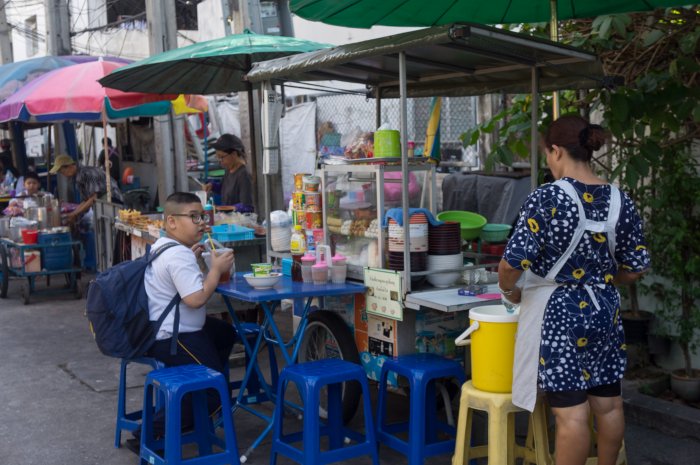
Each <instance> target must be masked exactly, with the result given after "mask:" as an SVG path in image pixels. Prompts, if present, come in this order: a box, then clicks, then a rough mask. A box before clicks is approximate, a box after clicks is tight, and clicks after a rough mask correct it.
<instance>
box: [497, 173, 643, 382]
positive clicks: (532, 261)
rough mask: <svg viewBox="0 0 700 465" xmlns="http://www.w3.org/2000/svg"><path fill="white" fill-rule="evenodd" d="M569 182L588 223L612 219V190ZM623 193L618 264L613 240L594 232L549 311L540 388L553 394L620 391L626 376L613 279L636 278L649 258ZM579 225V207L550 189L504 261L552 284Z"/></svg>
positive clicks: (523, 220) (564, 274)
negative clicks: (615, 387) (623, 273)
mask: <svg viewBox="0 0 700 465" xmlns="http://www.w3.org/2000/svg"><path fill="white" fill-rule="evenodd" d="M563 179H564V180H566V181H568V182H570V183H571V184H572V185H573V186H574V188H575V190H576V192H577V194H578V195H579V196H580V198H581V203H582V204H583V207H584V212H585V215H586V218H588V219H589V220H594V221H605V220H606V219H607V217H608V210H609V204H610V186H609V185H607V184H605V185H588V184H583V183H581V182H579V181H576V180H574V179H572V178H563ZM620 194H621V207H620V216H619V219H618V222H617V225H616V227H615V234H616V245H615V257H614V259H613V257H612V256H611V253H610V251H609V249H608V243H607V235H606V234H605V233H593V232H591V231H586V232H585V233H584V235H583V237H582V238H581V240H580V241H579V244H578V245H577V246H576V248H575V250H574V252H573V254H572V255H571V256H570V258H569V259H568V260H567V262H566V263H565V264H564V266H563V267H562V268H561V270H560V271H559V273H558V274H557V275H556V278H555V281H556V282H557V284H560V285H559V287H557V289H556V290H555V291H554V292H553V293H552V295H551V296H550V298H549V301H548V302H547V306H546V307H545V311H544V320H543V323H542V333H541V336H542V340H541V343H540V363H539V365H538V384H539V387H540V388H541V389H543V390H545V391H578V390H586V389H590V388H592V387H596V386H601V385H606V384H612V383H615V382H617V381H618V380H620V379H621V378H622V375H623V373H624V371H625V367H626V365H627V356H626V352H625V350H626V346H625V341H624V339H625V336H624V332H623V329H622V321H621V319H620V295H619V293H618V292H617V289H616V288H615V287H614V286H613V285H612V280H613V277H614V275H615V273H616V270H617V266H618V264H619V265H620V266H622V267H623V268H624V269H626V270H629V271H633V272H639V271H643V270H645V269H646V268H647V267H648V266H649V253H648V251H647V249H646V246H645V243H644V234H643V231H642V222H641V220H640V218H639V214H638V213H637V211H636V209H635V206H634V203H633V202H632V200H631V199H630V198H629V197H628V196H627V195H626V194H624V193H622V192H621V193H620ZM578 222H579V214H578V208H577V206H576V203H575V202H574V201H573V200H572V199H571V198H570V197H569V196H568V195H567V194H566V193H565V192H564V190H563V189H562V188H560V187H559V186H556V185H554V184H547V185H544V186H542V187H540V188H538V189H537V190H535V191H534V192H533V193H531V194H530V196H529V197H528V199H527V200H526V201H525V204H524V205H523V207H522V209H521V211H520V216H519V219H518V223H517V225H516V227H515V230H514V233H513V235H512V237H511V239H510V241H509V242H508V246H507V247H506V250H505V254H504V257H503V258H504V259H505V260H506V261H507V262H508V263H509V264H510V265H511V266H512V267H514V268H516V269H519V270H527V269H530V270H531V271H532V272H533V273H534V274H536V275H538V276H541V277H544V276H546V275H547V273H548V272H549V270H550V269H552V268H553V266H554V265H555V263H556V262H557V260H558V259H559V257H561V256H562V255H564V252H565V251H566V249H567V248H568V247H569V244H570V243H571V240H572V239H573V235H574V231H575V230H576V227H577V226H578ZM591 292H592V293H593V295H594V297H595V301H594V300H593V299H592V298H591V294H590V293H591Z"/></svg>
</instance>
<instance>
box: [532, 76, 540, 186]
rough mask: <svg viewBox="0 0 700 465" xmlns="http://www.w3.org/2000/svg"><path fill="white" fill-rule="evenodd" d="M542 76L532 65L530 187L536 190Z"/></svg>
mask: <svg viewBox="0 0 700 465" xmlns="http://www.w3.org/2000/svg"><path fill="white" fill-rule="evenodd" d="M539 78H540V76H539V72H538V71H537V67H536V66H533V67H532V89H531V92H532V107H531V108H530V112H531V116H530V121H531V125H530V187H531V188H532V190H533V191H534V190H535V189H536V188H537V178H538V177H539V173H538V172H539V156H538V152H539V144H538V139H539V134H538V133H537V121H538V118H539V112H538V110H539V108H540V93H539V89H540V79H539Z"/></svg>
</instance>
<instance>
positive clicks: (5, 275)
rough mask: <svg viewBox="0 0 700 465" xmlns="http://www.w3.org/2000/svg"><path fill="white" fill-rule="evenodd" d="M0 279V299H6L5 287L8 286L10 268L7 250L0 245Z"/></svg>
mask: <svg viewBox="0 0 700 465" xmlns="http://www.w3.org/2000/svg"><path fill="white" fill-rule="evenodd" d="M0 262H2V263H0V277H1V278H2V282H1V283H0V297H2V298H3V299H4V298H6V297H7V287H8V286H9V284H10V266H9V265H8V263H7V250H5V247H4V246H2V245H0Z"/></svg>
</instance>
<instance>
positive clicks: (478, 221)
mask: <svg viewBox="0 0 700 465" xmlns="http://www.w3.org/2000/svg"><path fill="white" fill-rule="evenodd" d="M437 218H438V220H440V221H456V222H458V223H459V224H461V230H462V239H464V240H466V241H471V240H473V239H476V238H477V237H479V234H480V233H481V229H482V228H483V227H484V225H485V224H486V218H484V217H483V216H481V215H479V214H478V213H473V212H466V211H461V210H450V211H445V212H442V213H438V216H437Z"/></svg>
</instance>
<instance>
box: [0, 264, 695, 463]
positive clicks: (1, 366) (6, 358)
mask: <svg viewBox="0 0 700 465" xmlns="http://www.w3.org/2000/svg"><path fill="white" fill-rule="evenodd" d="M83 279H84V280H85V279H86V278H85V277H84V278H83ZM19 284H20V283H19V281H16V280H13V281H11V283H10V290H9V295H8V299H3V300H0V352H1V353H2V354H3V357H2V362H1V363H0V464H2V465H5V464H7V465H16V464H18V465H35V464H36V465H46V464H58V465H64V464H65V465H69V464H70V465H93V464H94V465H96V464H100V465H135V464H137V463H138V460H137V458H136V456H135V455H133V454H132V453H131V452H129V451H128V450H127V449H125V448H123V447H122V448H121V449H115V448H114V445H113V442H114V436H113V435H114V418H115V410H116V392H117V391H116V390H117V381H118V368H119V364H118V360H116V359H111V358H108V357H105V356H103V355H101V354H100V353H99V351H98V350H97V346H96V345H95V343H94V341H93V340H92V336H91V334H90V332H89V330H88V325H87V320H86V319H85V317H84V315H83V314H84V306H85V300H84V299H83V300H75V299H74V298H73V296H72V295H70V294H56V295H46V296H42V295H37V296H36V297H34V296H32V304H31V305H29V306H25V305H23V304H22V301H21V297H20V286H19ZM53 285H54V286H56V283H55V282H54V283H53ZM279 317H280V318H279V321H280V322H281V323H282V324H285V325H286V326H287V327H289V326H291V316H290V315H289V314H288V313H280V314H279ZM263 359H264V358H261V360H263ZM241 370H242V369H241V368H237V369H236V372H237V373H241ZM143 373H144V371H143V370H142V369H140V368H137V369H131V370H130V376H129V382H128V385H129V387H130V388H129V389H128V402H129V403H130V405H132V406H138V405H140V402H141V396H142V389H141V386H142V380H143ZM233 376H234V377H235V376H236V375H235V374H234V375H233ZM393 402H394V404H395V405H396V407H397V408H396V411H397V412H405V411H406V410H407V402H406V398H404V397H401V396H396V397H395V398H394V400H393ZM628 407H629V405H628ZM669 414H670V413H668V412H667V413H666V414H663V413H661V414H660V415H669ZM631 417H634V418H635V419H637V420H638V419H639V415H637V414H636V413H635V415H631V416H630V415H628V421H629V420H630V419H631ZM360 420H361V418H359V419H358V418H356V419H355V422H359V421H360ZM666 420H667V421H668V422H673V419H672V418H671V419H668V418H667V419H666ZM690 421H691V423H689V424H690V425H692V424H693V423H692V421H693V420H692V419H691V420H690ZM234 422H235V425H236V431H237V434H238V442H239V448H240V449H241V451H243V450H244V449H245V447H246V446H247V445H248V444H250V442H251V441H252V437H253V436H254V434H255V433H256V432H258V431H260V422H259V420H257V419H255V418H254V417H252V416H251V415H249V414H245V413H241V414H236V416H235V418H234ZM640 422H641V423H645V424H646V426H640V425H638V424H634V423H630V424H628V428H627V433H626V444H627V451H628V459H629V464H630V465H671V464H673V465H676V464H678V465H680V464H694V463H698V458H697V457H700V442H699V441H697V440H694V439H681V438H676V437H672V436H669V435H668V434H664V433H663V432H660V431H657V430H654V429H651V428H650V427H649V426H650V425H649V424H648V421H640ZM652 426H653V425H652ZM127 434H128V433H127ZM125 437H126V434H125V436H124V438H125ZM268 461H269V438H268V439H266V440H265V441H264V443H263V444H262V445H261V446H260V447H259V449H258V450H257V451H256V452H255V453H254V454H253V455H252V456H251V458H250V461H249V463H253V464H266V463H268ZM381 462H382V464H401V463H407V461H406V459H405V458H404V457H403V456H401V455H398V454H396V453H393V452H392V451H391V450H389V449H388V448H386V447H383V448H381ZM450 462H451V457H449V456H442V457H436V458H434V459H432V460H430V462H429V463H430V464H448V463H450ZM278 463H280V464H282V465H284V464H287V463H292V462H290V461H286V460H283V459H280V460H279V462H278ZM348 463H350V462H348ZM352 463H358V464H364V463H370V462H369V461H368V460H364V459H360V460H357V461H353V462H352Z"/></svg>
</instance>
